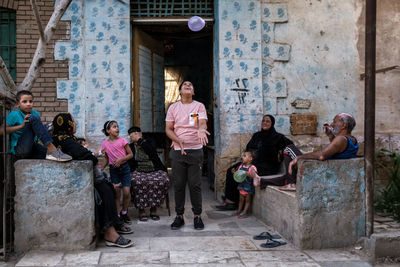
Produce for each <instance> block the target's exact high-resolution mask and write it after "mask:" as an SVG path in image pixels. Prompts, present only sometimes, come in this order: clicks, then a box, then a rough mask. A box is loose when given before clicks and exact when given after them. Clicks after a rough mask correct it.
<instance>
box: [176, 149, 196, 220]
mask: <svg viewBox="0 0 400 267" xmlns="http://www.w3.org/2000/svg"><path fill="white" fill-rule="evenodd" d="M185 152H186V155H181V151H180V150H174V149H172V150H171V151H170V154H169V155H170V159H171V166H172V176H173V182H174V191H175V211H176V214H178V215H182V214H183V213H184V212H185V193H186V184H188V185H189V192H190V201H191V203H192V211H193V214H195V215H200V214H201V212H202V197H201V165H202V164H203V149H185Z"/></svg>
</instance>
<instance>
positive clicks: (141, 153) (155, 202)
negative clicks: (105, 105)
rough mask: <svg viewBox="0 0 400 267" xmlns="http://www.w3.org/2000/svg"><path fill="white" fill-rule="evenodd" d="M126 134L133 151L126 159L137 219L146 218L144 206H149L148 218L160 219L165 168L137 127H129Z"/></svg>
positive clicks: (165, 182) (164, 186) (165, 193)
mask: <svg viewBox="0 0 400 267" xmlns="http://www.w3.org/2000/svg"><path fill="white" fill-rule="evenodd" d="M128 134H129V138H130V139H131V141H132V143H131V144H129V146H130V147H131V150H132V152H133V158H132V159H131V160H129V161H128V163H129V166H130V168H131V179H132V190H131V192H132V194H133V195H134V199H133V201H134V203H135V207H136V208H137V209H139V220H140V221H147V220H148V218H147V215H146V212H145V208H150V218H151V219H152V220H155V221H157V220H159V219H160V216H159V215H157V208H158V207H160V206H161V204H162V203H163V202H164V199H165V196H166V195H167V193H168V187H169V178H168V173H167V168H166V167H165V166H164V164H163V163H162V162H161V160H160V158H159V157H158V155H157V150H156V146H155V144H154V142H152V140H146V139H144V138H143V135H142V130H141V129H140V128H139V127H131V128H130V129H129V130H128Z"/></svg>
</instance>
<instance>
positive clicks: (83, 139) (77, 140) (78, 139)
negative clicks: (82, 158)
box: [76, 137, 86, 145]
mask: <svg viewBox="0 0 400 267" xmlns="http://www.w3.org/2000/svg"><path fill="white" fill-rule="evenodd" d="M76 142H77V143H78V144H80V145H82V143H83V142H86V139H85V138H83V137H79V138H76Z"/></svg>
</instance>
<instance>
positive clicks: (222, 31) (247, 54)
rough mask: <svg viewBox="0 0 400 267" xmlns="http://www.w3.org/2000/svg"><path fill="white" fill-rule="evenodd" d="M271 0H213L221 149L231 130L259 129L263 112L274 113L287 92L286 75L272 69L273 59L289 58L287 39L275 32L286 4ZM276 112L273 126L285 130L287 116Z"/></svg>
mask: <svg viewBox="0 0 400 267" xmlns="http://www.w3.org/2000/svg"><path fill="white" fill-rule="evenodd" d="M275 2H276V1H275ZM275 2H274V3H269V2H266V1H256V0H254V1H248V0H237V1H229V0H220V1H218V6H217V12H218V13H217V22H216V24H217V25H216V27H217V33H218V35H217V38H218V41H217V42H218V44H217V46H218V48H217V49H216V50H217V52H216V53H217V55H216V56H217V57H218V61H219V62H218V65H219V69H218V74H217V79H218V81H217V86H218V89H217V92H218V93H217V103H218V105H217V106H218V112H219V118H218V121H217V123H216V125H217V127H218V129H217V131H218V132H220V133H223V134H222V135H217V138H219V137H220V140H218V141H217V143H218V144H219V147H220V149H221V153H224V150H226V149H228V150H229V146H231V145H230V143H231V141H232V140H231V138H229V136H230V135H231V136H232V135H236V134H252V133H254V132H256V131H258V130H259V129H260V121H261V116H262V114H272V115H274V116H275V115H277V101H278V98H279V99H282V98H285V97H287V85H286V79H285V77H284V76H283V75H281V74H279V73H278V74H277V73H274V74H272V70H273V68H274V63H275V62H286V61H288V60H289V59H290V45H289V44H283V43H277V42H276V41H275V37H274V30H275V23H285V22H287V21H288V14H287V12H288V11H287V5H286V4H284V3H275ZM276 118H277V120H276V125H275V127H276V129H277V130H278V131H279V132H282V133H285V134H287V133H289V128H290V125H289V116H287V115H281V116H279V115H278V116H277V117H276ZM218 136H219V137H218ZM234 138H236V137H234ZM217 151H219V148H217Z"/></svg>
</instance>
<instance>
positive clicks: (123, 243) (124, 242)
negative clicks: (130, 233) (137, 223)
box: [106, 236, 134, 248]
mask: <svg viewBox="0 0 400 267" xmlns="http://www.w3.org/2000/svg"><path fill="white" fill-rule="evenodd" d="M133 245H134V243H133V242H132V241H131V240H129V239H125V238H123V237H122V236H119V237H118V238H117V240H115V242H111V241H108V240H106V246H108V247H119V248H127V247H130V246H133Z"/></svg>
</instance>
